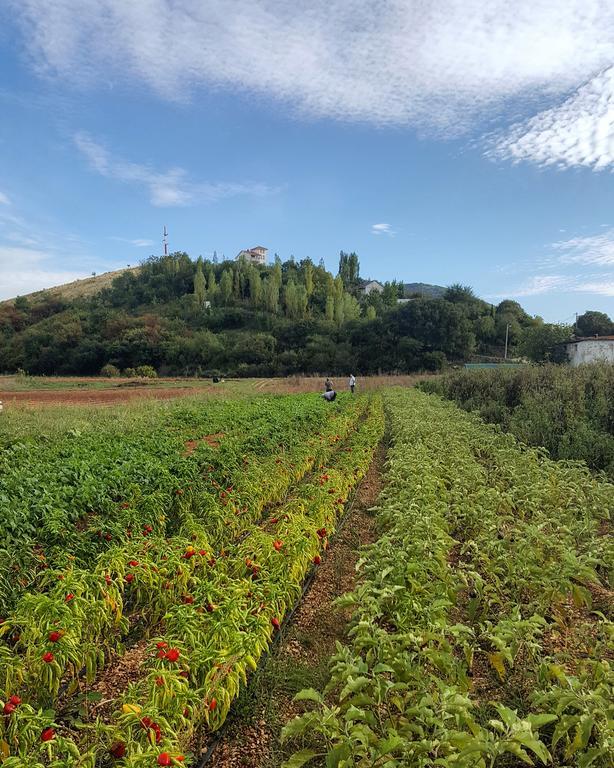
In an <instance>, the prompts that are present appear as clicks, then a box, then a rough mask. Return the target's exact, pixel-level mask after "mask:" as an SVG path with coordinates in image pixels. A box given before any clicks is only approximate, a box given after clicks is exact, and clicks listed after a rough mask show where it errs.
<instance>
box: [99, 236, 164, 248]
mask: <svg viewBox="0 0 614 768" xmlns="http://www.w3.org/2000/svg"><path fill="white" fill-rule="evenodd" d="M110 239H111V240H116V241H117V242H120V243H129V244H130V245H133V246H134V247H135V248H147V247H148V246H150V245H155V242H154V241H153V240H147V239H145V238H140V237H137V238H135V239H132V240H131V239H130V238H129V237H111V238H110Z"/></svg>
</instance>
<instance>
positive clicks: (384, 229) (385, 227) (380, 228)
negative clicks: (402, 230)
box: [371, 222, 396, 237]
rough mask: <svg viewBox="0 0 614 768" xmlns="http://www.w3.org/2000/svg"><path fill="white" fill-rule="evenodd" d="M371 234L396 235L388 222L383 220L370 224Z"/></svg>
mask: <svg viewBox="0 0 614 768" xmlns="http://www.w3.org/2000/svg"><path fill="white" fill-rule="evenodd" d="M371 234H372V235H388V236H389V237H394V236H395V235H396V232H395V231H394V230H393V229H392V226H391V225H390V224H387V223H386V222H383V223H381V224H371Z"/></svg>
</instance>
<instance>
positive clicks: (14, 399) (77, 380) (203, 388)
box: [0, 375, 429, 408]
mask: <svg viewBox="0 0 614 768" xmlns="http://www.w3.org/2000/svg"><path fill="white" fill-rule="evenodd" d="M427 378H429V376H427V375H415V376H366V377H364V378H361V379H360V380H359V382H358V387H357V389H358V391H364V392H373V391H378V390H381V389H383V388H385V387H389V386H392V385H396V386H404V387H410V386H413V385H414V384H415V383H416V382H418V381H422V380H425V379H427ZM323 382H324V377H315V376H291V377H288V378H285V379H230V380H228V381H224V382H220V383H215V384H214V383H213V382H212V381H211V380H209V379H185V378H184V379H173V378H169V379H151V380H144V379H108V378H101V377H91V378H88V377H61V376H58V377H44V376H42V377H37V376H23V377H22V376H0V401H2V402H3V404H4V407H5V408H14V407H16V406H38V405H40V406H46V405H112V404H115V403H125V402H132V401H135V400H140V399H158V400H167V399H173V398H176V397H190V396H196V395H200V396H203V395H204V396H210V397H222V398H223V397H245V396H249V395H254V394H276V395H283V394H303V393H308V392H320V391H322V389H323ZM335 384H336V386H337V388H338V390H339V391H341V392H343V391H346V390H347V389H348V387H347V377H345V376H344V377H341V378H339V379H335Z"/></svg>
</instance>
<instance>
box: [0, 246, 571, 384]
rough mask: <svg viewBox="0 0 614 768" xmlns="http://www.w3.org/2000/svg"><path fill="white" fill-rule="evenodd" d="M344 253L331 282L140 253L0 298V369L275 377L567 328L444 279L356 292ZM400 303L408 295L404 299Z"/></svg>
mask: <svg viewBox="0 0 614 768" xmlns="http://www.w3.org/2000/svg"><path fill="white" fill-rule="evenodd" d="M362 284H363V281H361V279H360V274H359V263H358V257H357V256H356V254H353V253H352V254H347V253H343V252H342V253H341V256H340V260H339V272H338V274H337V276H336V277H335V276H333V275H332V274H331V273H330V272H328V271H326V269H325V268H324V266H323V265H322V264H320V265H319V266H317V265H315V264H313V263H312V262H311V261H310V260H304V261H301V262H294V261H286V262H283V263H282V262H281V261H280V260H279V259H276V260H275V263H274V264H272V265H271V266H254V265H253V264H250V263H248V262H246V261H243V260H242V261H225V262H222V263H220V264H218V263H213V262H211V261H203V260H202V259H201V258H199V259H198V260H196V261H194V260H192V259H191V258H190V257H189V256H188V255H187V254H186V253H174V254H172V255H170V256H165V257H159V258H151V259H149V260H148V261H146V262H144V264H143V265H142V266H141V268H140V269H139V270H127V271H125V272H123V273H121V274H120V275H119V276H118V277H116V278H115V280H114V281H113V283H112V285H111V286H110V287H108V288H105V289H104V290H102V291H101V292H100V293H98V294H97V295H94V296H86V297H78V298H75V299H72V300H67V299H65V298H62V297H58V296H53V295H45V294H43V295H42V296H40V297H37V298H35V299H27V298H23V297H22V298H18V299H16V300H15V301H14V302H12V303H10V304H4V305H1V306H0V370H1V371H3V372H14V371H16V370H18V369H23V370H25V371H27V372H29V373H32V374H59V373H65V374H66V373H71V374H96V373H98V372H99V371H100V370H101V369H102V368H103V366H111V367H108V368H107V370H110V371H113V370H114V369H113V367H115V368H117V369H120V370H126V369H131V368H136V367H137V366H141V365H151V366H153V367H154V368H155V369H156V370H157V371H158V372H159V373H161V374H179V375H184V374H186V375H187V374H190V375H191V374H204V373H207V372H213V371H222V372H224V373H226V374H236V375H257V376H265V375H286V374H289V373H295V372H325V371H334V372H336V373H347V372H350V371H354V372H356V373H362V374H366V373H376V372H378V371H382V372H392V371H399V372H410V371H418V370H438V369H440V368H441V367H442V366H443V365H444V364H445V363H446V361H462V360H466V359H467V358H468V357H469V356H471V355H473V354H476V353H477V354H484V355H490V354H501V352H502V349H503V344H504V340H505V334H506V328H507V327H508V326H509V343H510V349H511V350H514V349H516V350H520V351H522V349H523V348H524V347H527V348H529V347H531V346H532V348H533V352H532V354H533V355H534V356H536V357H537V358H538V359H539V357H540V356H541V357H542V358H543V357H547V356H548V355H549V354H550V350H551V349H552V347H553V343H554V342H555V341H557V340H558V341H560V340H563V339H564V338H567V336H568V335H569V333H570V329H569V328H566V327H560V326H548V325H544V324H543V322H542V321H541V320H540V319H539V318H532V317H530V316H529V315H527V314H526V313H525V312H524V310H523V309H522V307H520V305H519V304H517V303H516V302H513V301H503V302H501V303H500V304H499V305H498V306H493V305H491V304H488V303H486V302H484V301H482V300H481V299H478V298H477V297H476V296H474V294H473V292H472V291H471V289H469V288H467V287H464V286H461V285H456V286H452V287H450V288H448V289H447V290H446V292H445V293H444V295H443V297H442V298H426V297H421V298H420V297H415V295H414V297H410V300H409V301H404V302H402V303H399V301H398V300H399V298H403V297H404V286H403V283H401V282H391V283H386V284H385V285H384V290H383V292H381V293H377V292H373V293H371V294H369V295H368V296H365V295H363V294H362V291H361V286H362ZM405 298H408V297H407V296H405Z"/></svg>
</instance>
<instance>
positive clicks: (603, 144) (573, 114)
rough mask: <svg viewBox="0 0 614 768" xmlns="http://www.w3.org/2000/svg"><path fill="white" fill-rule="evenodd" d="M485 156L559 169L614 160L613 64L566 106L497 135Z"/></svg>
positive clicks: (604, 164)
mask: <svg viewBox="0 0 614 768" xmlns="http://www.w3.org/2000/svg"><path fill="white" fill-rule="evenodd" d="M487 155H489V156H490V157H493V158H498V159H511V160H513V161H516V162H518V161H520V160H529V161H531V162H533V163H537V164H538V165H543V166H547V165H555V166H558V167H560V168H569V167H574V166H588V167H591V168H593V169H594V170H601V169H603V168H607V167H609V166H611V165H612V164H613V163H614V67H610V68H609V69H607V70H605V71H604V72H602V73H601V74H599V75H598V76H597V77H594V78H593V79H592V80H590V81H589V82H588V83H586V84H585V85H583V86H582V87H580V88H579V89H578V90H577V91H576V92H575V93H574V94H573V95H572V96H570V97H569V98H568V99H567V100H566V101H565V102H564V103H563V104H562V105H560V106H557V107H553V108H551V109H547V110H544V111H543V112H540V113H539V114H537V115H536V116H535V117H532V118H531V119H529V120H527V121H524V122H521V123H518V124H516V125H514V126H512V128H511V129H510V130H509V131H507V132H506V133H505V134H504V135H503V136H498V137H495V139H494V144H493V145H492V146H491V147H490V148H489V149H488V150H487Z"/></svg>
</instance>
